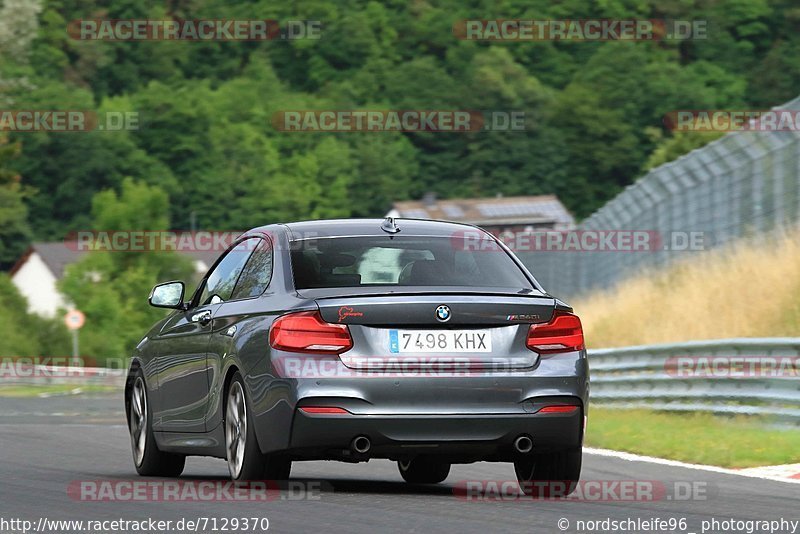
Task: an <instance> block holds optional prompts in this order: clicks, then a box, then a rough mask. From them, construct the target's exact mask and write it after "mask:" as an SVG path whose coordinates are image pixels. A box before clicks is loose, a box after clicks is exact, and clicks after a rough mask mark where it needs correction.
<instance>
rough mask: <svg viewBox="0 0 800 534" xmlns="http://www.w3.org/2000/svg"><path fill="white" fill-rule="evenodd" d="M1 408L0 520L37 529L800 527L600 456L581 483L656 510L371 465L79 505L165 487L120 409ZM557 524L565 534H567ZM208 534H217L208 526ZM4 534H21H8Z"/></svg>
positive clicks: (779, 506)
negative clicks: (134, 445) (410, 480)
mask: <svg viewBox="0 0 800 534" xmlns="http://www.w3.org/2000/svg"><path fill="white" fill-rule="evenodd" d="M0 408H2V409H1V410H0V458H2V461H1V462H0V469H1V470H2V472H1V473H0V474H1V475H2V483H0V518H2V519H3V520H9V519H12V518H16V519H22V520H30V521H32V522H33V524H37V522H38V521H39V520H40V519H41V518H47V519H48V520H67V519H74V520H117V519H124V520H137V521H140V520H143V519H147V518H153V519H155V520H164V521H166V520H171V521H173V522H177V521H179V520H181V519H184V520H197V519H198V518H203V517H207V518H214V517H216V518H244V517H248V518H262V517H266V518H268V520H269V530H270V531H276V532H353V533H362V532H363V533H373V532H481V533H483V532H572V533H575V532H581V531H580V530H578V529H577V527H576V525H577V522H578V521H579V520H585V521H598V520H605V519H612V520H614V519H617V520H627V519H628V518H631V519H634V520H635V519H636V518H641V519H643V520H644V519H653V518H659V519H661V520H670V519H673V520H674V521H678V520H679V519H681V518H685V520H686V528H685V529H682V528H679V527H676V528H674V529H661V530H655V529H653V528H649V529H645V528H642V529H631V528H629V529H628V531H639V532H646V531H651V532H658V531H660V532H701V521H703V520H710V519H711V518H712V517H714V518H717V519H719V520H723V519H726V520H730V519H731V518H733V519H739V520H777V519H780V518H781V517H785V518H787V519H797V511H798V509H800V506H798V505H799V504H800V484H790V483H784V482H778V481H772V480H761V479H754V478H745V477H741V476H736V475H730V474H722V473H714V472H707V471H701V470H696V469H691V468H685V467H673V466H664V465H658V464H653V463H648V462H640V461H627V460H623V459H618V458H608V457H603V456H595V455H585V456H584V469H583V479H584V480H586V481H603V482H602V484H604V486H603V487H605V488H614V487H616V486H615V485H614V484H615V483H614V482H613V481H627V482H624V483H623V485H627V486H626V487H629V486H630V485H631V484H634V482H633V481H639V482H638V483H639V484H645V486H646V485H648V484H650V485H651V486H650V487H651V488H652V487H655V488H656V491H655V492H651V493H650V495H652V496H653V498H649V499H647V498H645V499H637V498H630V495H629V496H627V497H625V496H623V497H620V494H621V492H620V491H615V490H613V489H612V490H611V491H610V493H608V495H607V497H606V498H605V499H603V500H598V499H597V493H592V492H590V489H589V488H590V487H589V486H588V485H587V486H585V487H584V488H583V491H584V492H585V494H586V495H585V496H584V498H583V500H574V501H554V500H531V499H528V498H518V497H517V498H515V497H513V496H509V494H508V493H500V494H498V493H493V494H491V495H490V496H489V497H487V498H486V499H485V500H476V499H471V498H466V497H465V496H464V494H463V492H460V491H458V490H459V488H463V487H464V486H465V481H512V480H513V477H514V473H513V468H512V467H511V465H510V464H488V463H480V464H472V465H461V466H454V468H453V470H452V471H451V473H450V476H449V478H448V479H447V480H446V481H445V482H444V483H443V484H440V485H436V486H413V485H408V484H406V483H405V482H403V481H402V479H401V478H400V475H399V474H398V472H397V468H396V465H395V464H394V463H390V462H388V461H371V462H369V463H362V464H343V463H337V462H307V463H296V464H295V465H294V468H293V471H292V480H291V481H290V483H289V486H284V487H283V488H282V489H280V490H279V491H278V490H270V491H269V494H270V495H271V498H270V499H269V500H268V501H266V502H265V501H252V500H251V501H246V502H225V501H220V500H216V501H212V502H208V501H199V500H188V501H186V500H184V501H180V502H175V501H170V502H149V501H144V502H142V501H140V500H136V501H132V500H110V501H96V500H85V499H84V500H82V499H81V498H80V497H79V496H77V495H78V494H75V493H68V488H73V489H74V488H75V487H76V485H77V484H79V483H80V482H79V481H110V483H108V484H111V483H113V484H117V483H119V482H122V481H126V480H127V481H130V480H134V481H137V482H141V481H143V480H146V481H150V482H160V481H159V480H156V479H142V478H139V477H138V476H136V474H135V471H134V469H133V464H132V461H131V457H130V456H131V454H130V447H129V442H128V435H127V429H126V428H125V426H124V422H123V420H124V418H123V413H122V409H121V400H120V398H119V397H116V396H99V397H91V398H87V397H83V396H69V397H51V398H26V399H22V398H0ZM590 424H591V422H590ZM226 475H227V468H226V465H225V463H224V462H223V461H221V460H214V459H207V458H190V459H189V460H188V462H187V467H186V470H185V471H184V475H183V477H181V480H182V481H184V482H187V483H200V482H204V481H212V482H215V483H218V484H220V485H221V484H224V483H225V482H226ZM482 484H487V483H486V482H483V483H482ZM487 486H489V484H487ZM115 487H118V486H115ZM473 487H474V486H473ZM595 487H598V486H597V485H595ZM637 487H638V486H637ZM494 488H495V489H496V488H497V486H494ZM687 488H691V491H689V490H687ZM590 493H591V494H590ZM492 496H493V497H494V498H491V497H492ZM498 496H501V497H502V496H505V497H506V498H505V499H498V498H496V497H498ZM559 520H561V526H562V527H566V530H561V529H559V526H558V525H559ZM565 520H566V521H568V522H569V523H566V522H565ZM217 526H218V527H221V526H222V524H221V523H218V524H217ZM197 530H198V531H200V532H202V531H203V529H202V528H198V529H197ZM205 530H206V531H211V526H209V523H208V522H207V523H206V529H205ZM0 531H2V532H15V530H13V529H12V528H11V527H9V526H8V525H6V526H5V528H0ZM69 531H71V530H61V531H56V530H49V531H48V532H69ZM173 531H175V530H173ZM229 531H232V530H230V528H229ZM251 531H252V530H251ZM588 531H589V530H583V532H588ZM595 531H596V532H602V531H604V530H603V529H598V530H595ZM619 531H622V529H620V530H619ZM712 532H713V531H712Z"/></svg>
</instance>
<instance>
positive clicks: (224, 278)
mask: <svg viewBox="0 0 800 534" xmlns="http://www.w3.org/2000/svg"><path fill="white" fill-rule="evenodd" d="M259 241H261V239H260V238H257V237H256V238H251V239H245V240H244V241H242V242H241V243H239V244H238V245H236V246H235V247H234V248H232V249H231V250H230V251H228V253H227V254H225V257H224V258H222V260H221V261H220V262H219V263H218V264H217V266H216V267H214V270H213V271H211V273H210V274H209V275H208V277H207V278H206V282H205V284H204V285H203V292H202V293H201V295H200V300H199V301H198V304H199V305H201V306H202V305H204V304H216V303H219V302H225V301H226V300H230V298H231V295H232V294H233V289H234V287H235V286H236V281H237V280H238V279H239V275H240V274H242V270H243V269H244V266H245V265H246V264H247V259H248V258H249V257H250V255H251V254H252V252H253V249H254V248H257V246H258V244H259Z"/></svg>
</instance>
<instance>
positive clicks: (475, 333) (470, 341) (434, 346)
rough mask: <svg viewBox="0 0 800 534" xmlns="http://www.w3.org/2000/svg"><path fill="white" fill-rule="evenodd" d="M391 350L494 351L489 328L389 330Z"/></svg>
mask: <svg viewBox="0 0 800 534" xmlns="http://www.w3.org/2000/svg"><path fill="white" fill-rule="evenodd" d="M389 352H392V353H394V354H398V353H403V352H407V353H408V352H492V335H491V332H489V330H389Z"/></svg>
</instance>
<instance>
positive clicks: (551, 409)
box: [537, 404, 580, 413]
mask: <svg viewBox="0 0 800 534" xmlns="http://www.w3.org/2000/svg"><path fill="white" fill-rule="evenodd" d="M579 409H580V406H567V405H561V404H556V405H553V406H545V407H544V408H542V409H541V410H539V411H538V412H537V413H574V412H576V411H578V410H579Z"/></svg>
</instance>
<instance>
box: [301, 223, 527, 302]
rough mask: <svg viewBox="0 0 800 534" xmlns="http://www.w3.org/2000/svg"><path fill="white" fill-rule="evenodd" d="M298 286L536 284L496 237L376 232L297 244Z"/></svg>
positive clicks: (504, 285)
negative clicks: (429, 235)
mask: <svg viewBox="0 0 800 534" xmlns="http://www.w3.org/2000/svg"><path fill="white" fill-rule="evenodd" d="M292 249H293V250H292V270H293V272H294V283H295V288H297V289H312V288H328V287H365V286H445V287H448V286H453V287H457V286H461V287H464V286H467V287H502V288H512V289H533V286H532V285H531V282H530V281H529V280H528V279H527V277H526V276H525V275H524V274H523V272H522V271H521V270H520V269H519V267H517V265H516V263H514V260H512V259H511V257H510V256H509V255H508V254H507V253H506V252H505V251H504V250H503V249H501V248H500V247H499V246H498V245H497V244H496V243H495V242H494V241H492V240H491V239H477V238H461V237H456V238H453V237H427V236H426V237H419V236H399V235H396V236H391V237H390V236H374V237H332V238H324V239H306V240H303V241H297V242H295V243H294V244H293V246H292Z"/></svg>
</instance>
